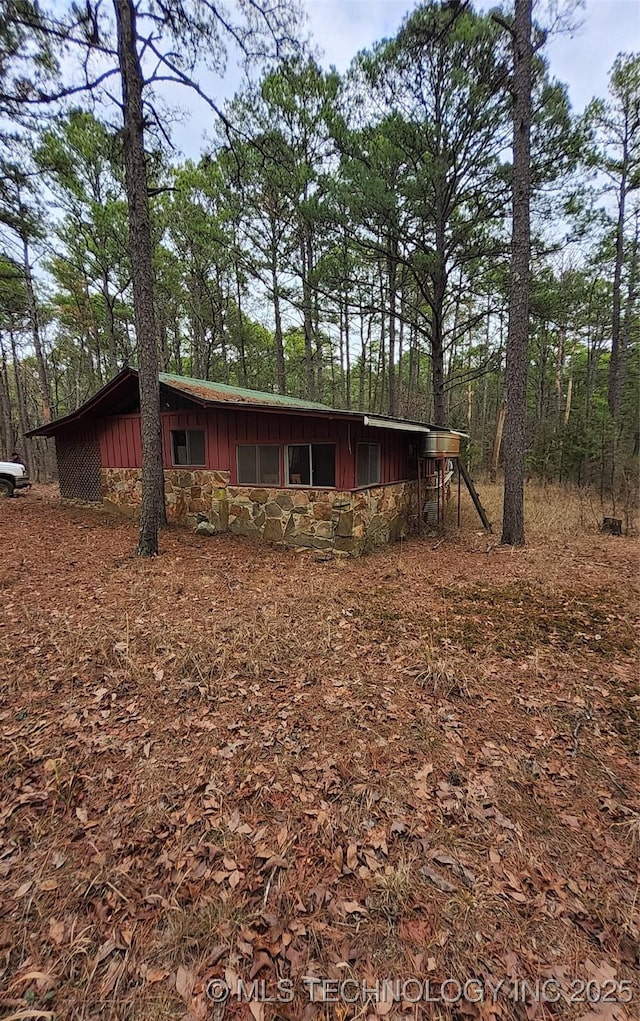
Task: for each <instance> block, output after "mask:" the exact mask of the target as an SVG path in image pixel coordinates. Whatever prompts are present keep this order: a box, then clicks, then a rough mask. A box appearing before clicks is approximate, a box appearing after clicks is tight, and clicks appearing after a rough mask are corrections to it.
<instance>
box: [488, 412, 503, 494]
mask: <svg viewBox="0 0 640 1021" xmlns="http://www.w3.org/2000/svg"><path fill="white" fill-rule="evenodd" d="M505 414H506V408H505V406H504V404H501V405H500V410H499V411H498V421H497V422H496V434H495V437H494V440H493V454H492V455H491V475H490V478H491V481H492V482H495V481H496V478H497V475H498V465H499V464H500V451H501V449H502V433H503V430H504V419H505Z"/></svg>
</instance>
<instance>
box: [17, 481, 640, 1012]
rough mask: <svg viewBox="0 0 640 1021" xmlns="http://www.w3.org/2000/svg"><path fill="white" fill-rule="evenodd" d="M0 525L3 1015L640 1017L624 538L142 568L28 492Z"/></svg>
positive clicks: (590, 535) (632, 588)
mask: <svg viewBox="0 0 640 1021" xmlns="http://www.w3.org/2000/svg"><path fill="white" fill-rule="evenodd" d="M0 532H1V534H2V537H3V541H2V553H3V555H2V562H1V564H0V599H1V611H2V612H1V614H0V725H1V728H2V756H3V758H2V788H1V789H2V795H1V801H0V1016H1V1017H5V1018H9V1017H11V1018H31V1017H33V1018H54V1017H55V1018H57V1019H93V1018H95V1019H98V1018H100V1019H107V1018H109V1019H125V1018H126V1019H131V1021H142V1019H145V1021H146V1019H149V1021H152V1019H161V1018H163V1019H165V1018H166V1019H174V1018H175V1019H179V1018H182V1019H185V1021H187V1019H189V1021H200V1019H208V1018H215V1019H216V1021H220V1019H222V1018H223V1017H224V1018H230V1019H233V1018H242V1017H247V1018H257V1019H258V1021H259V1019H261V1018H266V1019H268V1018H304V1019H311V1018H313V1017H317V1018H325V1017H326V1018H339V1019H342V1018H345V1019H346V1018H355V1017H361V1018H365V1017H379V1016H387V1017H390V1018H395V1017H397V1018H401V1017H402V1018H406V1017H415V1018H418V1017H429V1018H440V1017H441V1018H467V1017H469V1018H474V1017H477V1018H487V1019H493V1018H497V1019H500V1018H516V1019H518V1018H522V1019H525V1018H575V1019H576V1021H577V1019H579V1018H580V1019H585V1021H586V1019H589V1021H606V1019H609V1021H630V1019H631V1018H633V1017H634V1016H637V1013H636V1012H637V1011H638V1000H637V999H636V1001H635V1004H633V1003H632V1004H630V1005H629V1004H625V1003H618V1004H615V1003H612V1002H608V1001H609V1000H611V999H616V997H615V996H613V997H612V996H611V995H608V996H605V997H604V999H603V996H602V995H599V996H597V995H595V993H594V990H597V989H600V990H601V993H602V991H604V992H609V993H611V991H612V990H613V991H615V990H617V989H619V988H621V987H619V986H618V983H625V982H626V981H629V980H631V981H632V982H635V983H636V985H635V987H634V994H635V997H636V998H637V997H638V995H639V991H638V985H637V979H638V935H639V918H638V910H639V902H638V887H637V878H638V877H637V856H638V850H639V849H640V812H639V795H638V791H639V785H638V771H637V759H636V753H637V748H638V730H637V710H638V702H639V699H638V688H637V674H636V649H637V633H638V632H637V628H638V621H637V587H636V576H637V559H638V546H637V543H636V541H635V540H633V539H627V538H622V539H619V538H614V537H603V536H600V535H599V534H597V533H596V532H595V531H594V530H593V529H591V530H585V529H582V530H580V529H573V530H572V532H571V534H570V535H567V534H566V530H565V531H563V530H560V529H559V530H557V531H556V533H555V534H552V535H546V536H545V535H543V533H542V530H540V531H539V533H537V534H536V535H534V537H533V540H532V542H531V545H529V546H528V547H527V548H526V549H524V550H521V551H516V552H514V551H510V550H507V549H503V548H500V547H499V546H497V545H495V544H494V541H492V542H490V543H488V542H487V538H486V536H483V535H481V534H479V533H477V532H476V531H475V530H473V529H469V528H467V529H463V531H462V532H460V533H459V534H456V533H455V531H454V532H453V533H452V534H450V535H449V536H448V537H447V538H446V539H445V541H442V540H437V541H436V540H435V539H434V538H423V539H412V540H411V541H408V542H406V543H403V544H402V545H395V546H393V547H389V548H387V549H385V550H383V551H382V552H378V553H375V554H372V555H370V556H368V557H365V558H362V559H361V560H358V561H345V560H329V561H327V562H317V560H316V559H315V558H314V556H313V555H312V554H309V553H306V552H305V553H296V552H293V551H288V550H281V549H276V548H274V547H271V546H268V545H262V544H252V543H249V542H246V541H244V540H239V539H234V538H232V537H230V536H220V537H215V538H200V537H197V536H195V535H193V534H190V533H188V532H186V531H184V530H180V529H175V530H173V529H172V530H169V531H168V532H167V533H166V534H164V535H163V537H162V550H163V552H162V555H161V556H160V557H159V558H158V559H156V560H152V561H144V560H140V559H137V558H136V557H135V556H134V555H133V554H132V552H131V551H132V550H133V548H134V546H135V540H136V530H135V526H134V525H133V524H132V523H131V522H128V521H124V520H122V519H119V518H114V517H111V516H109V515H107V514H105V513H103V512H102V511H99V510H94V509H86V508H80V507H70V506H64V505H61V504H60V502H59V500H58V499H57V497H56V496H55V493H54V491H53V490H52V489H50V488H45V487H43V488H40V489H36V490H34V491H33V492H32V493H31V494H29V496H27V497H20V498H18V499H14V500H12V501H4V502H2V504H1V505H0ZM305 976H307V984H306V985H305V984H304V981H303V979H304V977H305ZM309 976H312V977H313V976H316V977H318V978H320V977H322V978H327V979H331V980H340V981H343V980H346V979H349V980H354V981H355V982H356V983H358V986H359V985H360V984H361V983H363V982H364V983H366V984H367V988H369V987H372V986H373V988H375V983H376V981H382V980H385V979H389V980H392V979H395V980H406V979H408V978H410V977H416V978H418V979H419V980H420V981H422V982H424V981H425V980H427V979H428V980H429V981H430V983H431V985H432V988H433V989H434V990H435V991H436V992H435V993H434V995H433V1000H432V1002H430V1003H427V1002H423V1001H421V1002H418V1003H416V1002H410V1001H411V1000H412V999H414V998H415V997H414V993H415V990H416V988H417V987H416V986H415V984H414V986H413V987H411V988H412V990H413V992H412V993H411V995H410V996H409V997H408V998H405V999H404V1000H403V999H402V997H400V999H399V1000H398V1001H397V1002H394V1000H393V996H389V995H388V994H385V993H383V994H382V995H372V996H370V997H369V996H366V995H364V996H360V997H359V998H358V999H357V1002H355V1003H353V1004H348V1003H344V1002H342V1003H324V1004H322V1003H317V1002H310V999H311V997H310V995H309V988H310V987H309V985H308V977H309ZM214 978H218V979H225V980H226V981H227V983H229V984H230V985H231V986H232V988H233V989H234V990H235V991H237V985H236V986H234V983H237V980H238V978H240V979H241V980H242V981H243V982H244V983H245V984H246V986H247V988H250V983H251V982H253V981H255V982H258V983H259V986H258V987H257V988H258V989H259V990H260V992H255V989H256V987H254V999H253V1000H252V1002H250V1003H247V1002H241V1001H242V997H240V999H238V997H236V996H232V997H231V998H230V999H229V1000H228V1001H227V1002H226V1004H223V1005H221V1006H215V1005H214V1004H213V1003H212V1002H211V1000H210V999H209V998H208V997H207V995H206V986H207V982H208V981H210V980H211V979H214ZM471 978H478V979H479V980H480V981H481V982H482V983H485V984H486V983H493V985H494V986H497V985H498V984H499V983H500V982H501V980H504V983H505V984H504V985H503V987H502V988H501V991H500V994H499V995H496V996H493V997H492V996H485V998H484V999H483V1000H481V1001H480V1002H477V1003H471V1002H469V998H467V999H465V998H464V997H463V998H461V999H460V1000H459V1002H457V1003H453V1002H448V1001H447V1000H446V997H445V1002H443V998H442V995H440V994H439V993H438V990H440V991H441V990H442V986H441V983H442V982H443V981H444V980H445V979H453V980H457V981H460V982H461V983H463V982H464V981H465V980H468V979H471ZM574 979H577V980H581V981H582V983H583V984H584V983H585V982H587V981H590V982H591V986H590V987H588V988H589V990H590V996H589V997H587V996H586V995H585V994H584V990H583V994H582V995H580V988H581V987H580V985H579V984H576V985H574V986H571V985H570V983H571V981H572V980H574ZM278 980H280V982H281V983H286V982H289V983H291V986H292V987H293V989H294V998H293V1000H292V1001H291V1002H279V1003H266V1002H264V1000H265V997H266V996H268V995H270V994H271V993H274V991H275V990H276V987H277V982H278ZM523 980H526V981H527V982H529V983H530V984H531V987H532V988H535V983H536V981H537V982H538V987H537V988H538V989H539V988H540V985H539V983H540V982H541V981H542V982H545V981H547V982H550V983H552V988H553V989H556V988H557V989H560V990H561V995H559V997H557V1002H537V1001H538V1000H539V999H540V997H539V996H535V995H533V994H531V995H524V996H522V997H520V998H519V997H518V996H517V995H515V996H514V995H513V989H514V983H515V982H517V981H519V982H522V981H523ZM287 988H290V987H289V986H287ZM355 988H357V987H356V986H353V985H352V986H350V987H349V990H350V993H352V992H353V990H354V989H355ZM398 988H399V987H398V986H396V987H395V990H396V992H397V991H398ZM402 988H404V989H405V990H406V989H408V988H409V987H402ZM584 988H585V989H586V988H587V987H584ZM622 988H623V989H625V990H626V986H624V985H623V987H622ZM449 993H450V998H454V996H455V986H450V987H449ZM572 993H573V995H574V998H575V999H576V1002H571V995H572ZM576 993H578V995H577V996H576ZM315 995H316V993H315V992H314V996H315ZM274 998H276V999H277V995H276V996H275V997H274ZM471 998H472V999H474V998H476V999H477V998H478V997H477V996H476V995H475V993H474V995H473V996H471ZM619 998H621V999H623V1000H624V999H626V998H627V996H626V994H624V995H622V996H621V997H619ZM542 999H543V1000H544V997H543V998H542ZM589 999H591V1000H592V1001H594V1002H588V1000H589ZM522 1000H526V1001H527V1002H521V1001H522Z"/></svg>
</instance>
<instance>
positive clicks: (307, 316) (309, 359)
mask: <svg viewBox="0 0 640 1021" xmlns="http://www.w3.org/2000/svg"><path fill="white" fill-rule="evenodd" d="M310 243H311V241H310V238H309V235H308V229H307V227H306V226H305V228H304V236H303V238H302V241H301V243H300V263H301V268H302V312H303V320H304V365H305V375H306V382H307V393H306V397H307V400H309V401H312V400H313V399H314V397H315V395H316V376H315V371H314V364H313V341H314V336H313V312H312V307H311V286H310V283H309V274H310V273H311V265H310V261H309V248H310Z"/></svg>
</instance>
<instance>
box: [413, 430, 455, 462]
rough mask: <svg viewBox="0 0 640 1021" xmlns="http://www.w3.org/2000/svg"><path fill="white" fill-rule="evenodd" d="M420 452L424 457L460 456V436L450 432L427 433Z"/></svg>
mask: <svg viewBox="0 0 640 1021" xmlns="http://www.w3.org/2000/svg"><path fill="white" fill-rule="evenodd" d="M420 453H421V454H422V456H423V457H459V456H460V437H459V436H458V435H457V433H450V432H435V431H433V432H430V433H425V435H424V436H423V437H422V444H421V451H420Z"/></svg>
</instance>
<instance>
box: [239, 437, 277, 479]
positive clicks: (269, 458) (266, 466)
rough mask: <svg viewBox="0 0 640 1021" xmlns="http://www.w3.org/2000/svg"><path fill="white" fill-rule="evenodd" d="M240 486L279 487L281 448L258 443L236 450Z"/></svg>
mask: <svg viewBox="0 0 640 1021" xmlns="http://www.w3.org/2000/svg"><path fill="white" fill-rule="evenodd" d="M236 457H237V465H238V485H239V486H279V485H280V448H279V447H271V446H262V445H260V444H257V443H252V444H246V445H244V444H243V445H242V446H239V447H237V448H236Z"/></svg>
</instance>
